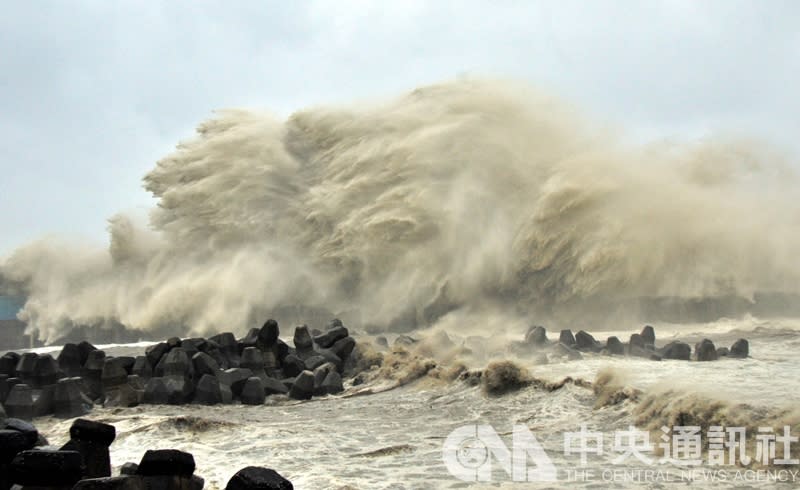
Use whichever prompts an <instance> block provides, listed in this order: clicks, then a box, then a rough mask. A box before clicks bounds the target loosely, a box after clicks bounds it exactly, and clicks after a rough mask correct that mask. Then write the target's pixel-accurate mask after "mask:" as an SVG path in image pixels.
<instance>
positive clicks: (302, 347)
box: [294, 325, 314, 359]
mask: <svg viewBox="0 0 800 490" xmlns="http://www.w3.org/2000/svg"><path fill="white" fill-rule="evenodd" d="M294 348H295V349H296V350H297V356H298V357H300V358H301V359H303V358H305V357H308V356H309V355H311V353H312V352H313V348H314V341H313V340H312V338H311V332H309V331H308V325H300V326H299V327H295V329H294Z"/></svg>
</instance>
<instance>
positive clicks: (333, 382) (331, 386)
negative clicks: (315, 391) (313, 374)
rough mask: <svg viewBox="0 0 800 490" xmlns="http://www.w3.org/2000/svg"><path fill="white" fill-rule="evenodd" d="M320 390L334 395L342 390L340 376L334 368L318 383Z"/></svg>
mask: <svg viewBox="0 0 800 490" xmlns="http://www.w3.org/2000/svg"><path fill="white" fill-rule="evenodd" d="M320 391H321V392H322V393H323V394H326V395H335V394H337V393H341V392H343V391H344V386H343V385H342V376H341V375H340V374H339V373H338V372H336V371H335V370H331V371H330V372H329V373H328V375H327V376H326V377H325V380H324V381H323V382H322V384H321V385H320Z"/></svg>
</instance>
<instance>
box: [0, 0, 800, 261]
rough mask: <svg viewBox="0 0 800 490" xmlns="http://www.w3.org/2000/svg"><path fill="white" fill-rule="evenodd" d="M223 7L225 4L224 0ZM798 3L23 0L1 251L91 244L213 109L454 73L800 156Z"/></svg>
mask: <svg viewBox="0 0 800 490" xmlns="http://www.w3.org/2000/svg"><path fill="white" fill-rule="evenodd" d="M227 3H231V4H232V5H227ZM797 19H800V4H798V3H797V2H792V1H777V0H776V1H766V2H744V1H706V2H696V1H690V0H683V1H669V2H638V1H606V2H582V1H567V2H540V1H537V2H521V1H500V2H477V1H472V2H456V1H453V2H446V1H439V2H422V1H419V2H414V1H409V2H388V1H387V2H362V1H344V2H343V1H337V2H277V1H276V2H259V1H252V2H250V1H237V2H94V1H86V2H80V1H71V2H57V1H51V2H15V3H14V4H10V5H7V6H6V8H5V12H4V15H3V16H2V17H1V18H0V74H2V75H0V222H1V223H2V226H1V227H0V254H2V253H4V252H7V251H9V250H11V249H12V248H13V247H15V246H17V245H19V244H21V243H22V242H24V241H27V240H29V239H32V238H35V237H38V236H39V235H41V234H43V233H48V232H54V233H64V234H68V235H85V236H89V237H92V238H95V239H97V240H101V239H102V237H103V232H104V228H105V220H106V219H107V218H108V217H109V216H110V215H112V214H114V213H116V212H118V211H121V210H130V209H137V208H138V209H143V208H146V207H148V206H150V205H151V204H152V201H151V199H150V197H149V196H148V195H147V194H146V193H145V192H144V191H143V190H142V189H141V185H140V179H141V176H142V175H144V173H145V172H146V171H147V170H148V169H149V168H151V167H152V165H153V163H154V162H155V160H156V159H157V158H159V157H160V156H162V155H163V154H165V153H166V152H167V151H169V149H170V148H171V147H172V146H173V145H174V144H175V143H176V142H177V141H178V140H179V139H181V138H185V137H188V136H190V135H191V131H192V128H193V127H194V126H195V125H196V124H197V123H198V122H199V121H200V120H202V119H204V118H205V117H207V116H208V114H209V113H210V111H212V110H214V109H217V108H223V107H228V106H254V107H263V108H266V109H269V110H272V111H275V112H277V113H278V114H288V113H290V112H291V111H292V110H294V109H296V108H300V107H303V106H307V105H309V104H320V103H329V102H334V103H335V102H340V101H349V100H353V99H357V98H360V97H364V96H366V97H379V96H384V95H390V94H393V93H395V92H397V91H402V90H407V89H410V88H412V87H414V86H417V85H419V84H423V83H429V82H434V81H439V80H442V79H446V78H453V77H456V76H459V75H460V74H464V73H468V74H475V75H488V76H498V77H511V78H517V79H522V80H526V81H530V82H532V83H534V84H538V85H541V86H543V87H545V88H546V89H548V90H550V91H552V92H553V93H555V94H557V95H560V96H562V97H564V98H567V99H569V100H571V101H573V102H574V104H575V105H576V106H577V107H579V108H580V109H582V110H585V111H586V112H588V113H590V114H592V115H593V116H594V117H596V118H598V119H600V120H603V121H607V122H609V123H610V124H613V125H616V126H621V127H625V128H626V130H629V131H631V132H632V134H633V135H634V136H636V137H640V138H644V139H648V138H660V137H671V136H680V137H688V138H693V137H702V136H703V135H704V134H707V133H709V132H713V131H718V130H719V131H731V132H740V133H747V134H753V135H755V136H757V137H760V138H764V139H766V140H769V141H772V142H774V143H776V144H777V145H782V146H784V147H786V148H788V149H789V150H790V151H795V152H796V151H798V149H800V147H798V146H797V143H796V142H795V139H796V138H795V136H796V131H797V128H798V126H799V125H798V116H797V114H800V89H797V88H796V82H795V80H794V79H795V78H796V74H797V73H800V31H798V29H797V27H796V26H797Z"/></svg>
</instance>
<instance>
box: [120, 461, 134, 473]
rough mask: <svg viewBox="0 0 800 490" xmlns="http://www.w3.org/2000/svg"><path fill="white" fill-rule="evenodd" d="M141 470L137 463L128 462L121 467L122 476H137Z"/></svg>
mask: <svg viewBox="0 0 800 490" xmlns="http://www.w3.org/2000/svg"><path fill="white" fill-rule="evenodd" d="M138 470H139V465H138V464H136V463H131V462H127V463H125V464H123V465H122V466H120V467H119V474H120V475H135V474H136V472H137V471H138Z"/></svg>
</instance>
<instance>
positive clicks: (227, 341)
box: [208, 332, 239, 360]
mask: <svg viewBox="0 0 800 490" xmlns="http://www.w3.org/2000/svg"><path fill="white" fill-rule="evenodd" d="M208 340H209V341H212V342H214V343H215V344H217V345H218V346H219V349H220V351H222V354H223V355H224V356H225V357H226V358H227V359H228V360H233V359H238V357H239V346H238V344H237V343H236V337H234V335H233V334H232V333H231V332H223V333H221V334H217V335H214V336H213V337H210V338H209V339H208Z"/></svg>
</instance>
